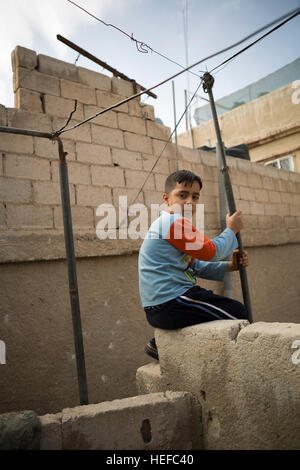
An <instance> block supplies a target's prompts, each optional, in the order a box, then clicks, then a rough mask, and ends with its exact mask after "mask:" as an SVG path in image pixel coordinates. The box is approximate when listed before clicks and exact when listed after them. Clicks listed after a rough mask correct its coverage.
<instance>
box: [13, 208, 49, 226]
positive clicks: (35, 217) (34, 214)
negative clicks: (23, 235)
mask: <svg viewBox="0 0 300 470" xmlns="http://www.w3.org/2000/svg"><path fill="white" fill-rule="evenodd" d="M7 227H8V228H11V229H14V228H15V229H23V230H30V229H33V228H37V227H40V228H49V229H50V228H53V213H52V208H51V207H47V206H45V207H40V206H34V205H25V204H23V205H18V204H7Z"/></svg>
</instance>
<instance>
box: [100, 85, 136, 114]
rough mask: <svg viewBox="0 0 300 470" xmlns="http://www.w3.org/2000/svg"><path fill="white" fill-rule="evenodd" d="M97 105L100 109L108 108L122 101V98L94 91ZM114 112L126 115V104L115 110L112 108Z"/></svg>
mask: <svg viewBox="0 0 300 470" xmlns="http://www.w3.org/2000/svg"><path fill="white" fill-rule="evenodd" d="M96 98H97V105H98V106H99V107H100V108H109V107H110V106H113V105H115V104H117V103H119V102H120V101H123V100H124V96H120V95H116V94H113V93H109V92H108V91H102V90H96ZM114 109H115V111H118V112H119V113H128V103H124V104H122V105H120V106H118V107H117V108H114Z"/></svg>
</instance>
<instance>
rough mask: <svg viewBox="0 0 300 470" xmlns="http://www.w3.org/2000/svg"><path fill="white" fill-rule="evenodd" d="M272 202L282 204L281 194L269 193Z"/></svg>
mask: <svg viewBox="0 0 300 470" xmlns="http://www.w3.org/2000/svg"><path fill="white" fill-rule="evenodd" d="M268 194H269V199H270V202H281V197H280V193H279V192H277V191H268Z"/></svg>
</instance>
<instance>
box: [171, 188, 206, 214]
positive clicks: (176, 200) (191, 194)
mask: <svg viewBox="0 0 300 470" xmlns="http://www.w3.org/2000/svg"><path fill="white" fill-rule="evenodd" d="M163 199H164V201H165V203H166V204H167V205H168V206H169V207H170V209H171V208H172V209H173V210H174V212H178V209H180V208H181V213H182V214H184V205H185V204H187V206H188V208H189V209H191V210H192V215H194V214H195V212H196V207H197V204H198V203H199V199H200V185H199V183H197V181H195V182H194V183H193V184H192V185H186V184H185V183H176V186H175V188H173V189H172V191H171V192H170V193H169V194H167V193H164V194H163ZM176 205H177V210H176ZM171 206H173V207H171ZM178 206H179V207H178Z"/></svg>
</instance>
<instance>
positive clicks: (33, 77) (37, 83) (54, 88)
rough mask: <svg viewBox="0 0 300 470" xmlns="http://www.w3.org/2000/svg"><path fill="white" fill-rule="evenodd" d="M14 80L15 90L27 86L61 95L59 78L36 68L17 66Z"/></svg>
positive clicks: (30, 88) (41, 91) (50, 93)
mask: <svg viewBox="0 0 300 470" xmlns="http://www.w3.org/2000/svg"><path fill="white" fill-rule="evenodd" d="M13 81H14V92H16V91H17V89H18V88H26V89H28V90H32V91H37V92H40V93H47V94H49V95H55V96H60V85H59V78H57V77H52V76H51V75H46V74H44V73H40V72H37V71H36V70H28V69H24V68H22V67H17V69H16V72H15V73H14V76H13Z"/></svg>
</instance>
